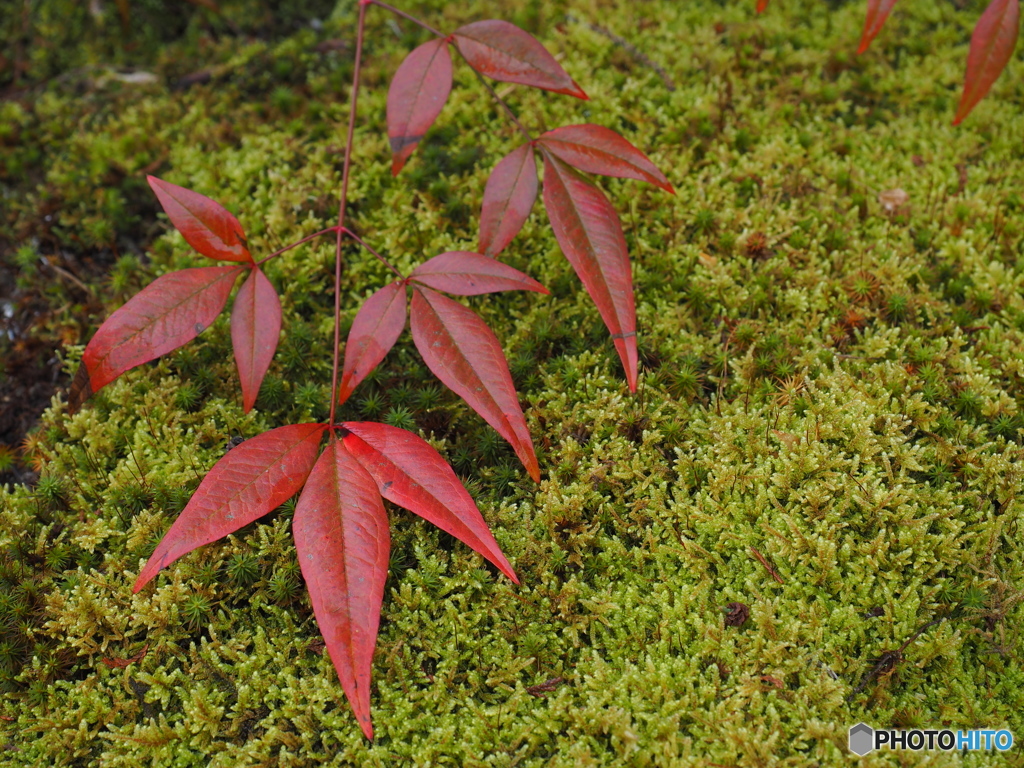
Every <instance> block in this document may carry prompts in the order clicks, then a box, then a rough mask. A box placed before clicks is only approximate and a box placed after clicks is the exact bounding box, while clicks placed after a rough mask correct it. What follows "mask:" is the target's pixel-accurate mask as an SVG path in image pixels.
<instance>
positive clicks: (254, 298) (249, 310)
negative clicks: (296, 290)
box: [231, 267, 281, 413]
mask: <svg viewBox="0 0 1024 768" xmlns="http://www.w3.org/2000/svg"><path fill="white" fill-rule="evenodd" d="M280 336H281V300H280V299H279V298H278V297H277V291H275V290H274V286H273V285H271V284H270V281H269V280H267V276H266V275H264V274H263V272H262V270H260V268H259V267H254V268H253V269H252V271H251V272H250V274H249V278H248V279H247V280H246V281H245V282H244V283H242V287H241V288H240V289H239V290H238V295H237V296H235V306H234V308H233V309H232V310H231V344H232V346H233V347H234V350H235V364H236V365H237V366H238V378H239V379H240V380H241V382H242V407H243V409H244V411H245V412H246V413H248V412H249V410H250V409H251V408H252V407H253V405H254V404H255V402H256V396H257V395H258V394H259V393H260V384H262V383H263V377H264V376H265V375H266V373H267V369H268V368H270V361H271V360H273V359H274V350H276V349H277V340H278V338H279V337H280Z"/></svg>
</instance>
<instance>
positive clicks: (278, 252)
mask: <svg viewBox="0 0 1024 768" xmlns="http://www.w3.org/2000/svg"><path fill="white" fill-rule="evenodd" d="M337 231H338V228H337V227H328V228H327V229H321V230H320V231H319V232H314V233H313V234H312V235H309V236H308V237H304V238H302V239H301V240H299V241H298V242H295V243H292V244H291V245H286V246H285V247H284V248H281V249H279V250H276V251H274V252H273V253H272V254H270V255H269V256H265V257H264V258H262V259H260V260H259V261H257V262H256V266H257V267H258V266H259V265H260V264H262V263H263V262H265V261H270V260H271V259H272V258H274V257H275V256H280V255H281V254H282V253H284V252H285V251H290V250H291V249H292V248H297V247H299V246H300V245H302V244H303V243H307V242H309V241H310V240H312V239H313V238H314V237H320V235H326V234H327V233H328V232H337Z"/></svg>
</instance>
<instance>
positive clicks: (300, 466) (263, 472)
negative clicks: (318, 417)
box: [132, 424, 327, 592]
mask: <svg viewBox="0 0 1024 768" xmlns="http://www.w3.org/2000/svg"><path fill="white" fill-rule="evenodd" d="M326 428H327V427H326V425H324V424H293V425H291V426H287V427H278V428H277V429H272V430H270V431H269V432H264V433H263V434H262V435H257V436H256V437H253V438H250V439H249V440H246V441H244V442H242V443H240V444H239V445H237V446H235V447H234V448H232V449H231V450H230V451H228V452H227V453H226V454H225V455H224V458H222V459H221V460H220V461H218V462H217V463H216V464H215V465H214V466H213V469H211V470H210V471H209V473H208V474H207V475H206V477H205V478H204V479H203V482H201V483H200V484H199V488H197V489H196V492H195V493H194V494H192V498H191V500H189V502H188V504H187V505H186V506H185V509H183V510H182V511H181V514H179V515H178V518H177V519H176V520H175V521H174V523H173V524H172V525H171V527H170V530H168V531H167V533H166V534H164V537H163V539H161V540H160V543H159V544H158V545H157V548H156V550H155V551H154V552H153V554H152V556H151V557H150V558H149V560H148V562H147V563H146V566H145V567H144V568H143V569H142V572H141V573H140V574H139V578H138V579H137V580H136V581H135V586H134V587H133V588H132V591H133V592H138V591H139V590H140V589H142V588H143V587H144V586H145V585H146V584H147V582H149V580H150V579H152V578H153V577H154V576H156V575H157V573H159V571H160V569H161V568H163V567H165V566H167V565H170V564H171V563H173V562H174V561H175V560H177V559H178V558H179V557H181V556H182V555H184V554H187V553H189V552H191V551H192V550H193V549H196V548H197V547H201V546H203V545H204V544H209V543H210V542H211V541H216V540H217V539H220V538H223V537H224V536H227V535H228V534H229V533H234V532H235V531H237V530H238V529H239V528H241V527H242V526H243V525H248V524H249V523H251V522H252V521H253V520H256V519H257V518H260V517H262V516H263V515H265V514H267V513H268V512H270V511H271V510H272V509H274V508H275V507H277V506H279V505H281V504H282V503H284V502H285V501H287V500H288V499H289V498H291V497H292V496H294V495H295V493H296V492H297V491H298V490H299V489H300V488H301V487H302V484H303V483H304V482H305V481H306V476H307V475H308V474H309V471H310V470H311V469H312V468H313V464H314V462H315V461H316V455H317V448H318V447H319V445H320V438H321V436H322V435H323V433H324V430H325V429H326Z"/></svg>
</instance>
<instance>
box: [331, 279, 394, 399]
mask: <svg viewBox="0 0 1024 768" xmlns="http://www.w3.org/2000/svg"><path fill="white" fill-rule="evenodd" d="M405 303H406V296H405V283H404V281H402V280H396V281H395V282H393V283H390V284H388V285H385V286H384V287H383V288H381V289H380V290H379V291H377V292H376V293H374V294H373V295H372V296H370V298H368V299H367V300H366V301H365V302H363V306H361V307H360V308H359V311H358V312H356V316H355V319H354V320H353V321H352V328H351V329H350V330H349V332H348V341H346V342H345V364H344V367H343V369H342V374H341V383H340V384H339V385H338V402H339V404H340V403H343V402H345V401H346V400H347V399H348V398H349V395H351V394H352V391H353V390H354V389H355V388H356V387H357V386H358V385H359V382H361V381H362V380H363V379H365V378H366V377H367V376H368V375H369V374H370V372H371V371H372V370H373V369H374V368H376V367H377V365H378V364H379V363H380V361H381V360H383V359H384V357H385V356H386V355H387V353H388V352H389V351H390V350H391V348H392V347H393V346H395V342H396V341H398V337H399V336H401V335H402V331H403V330H404V329H405V318H406V312H405Z"/></svg>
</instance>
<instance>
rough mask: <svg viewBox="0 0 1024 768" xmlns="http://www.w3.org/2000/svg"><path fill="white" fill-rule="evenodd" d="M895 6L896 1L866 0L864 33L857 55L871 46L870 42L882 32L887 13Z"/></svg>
mask: <svg viewBox="0 0 1024 768" xmlns="http://www.w3.org/2000/svg"><path fill="white" fill-rule="evenodd" d="M894 5H896V0H868V13H867V18H865V19H864V33H863V34H862V35H861V38H860V45H859V46H858V47H857V53H858V54H862V53H864V51H866V50H867V49H868V46H870V45H871V41H872V40H874V39H875V36H876V35H877V34H878V33H879V32H881V31H882V27H883V26H884V25H885V20H886V19H887V18H889V12H890V11H891V10H892V9H893V6H894Z"/></svg>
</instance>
